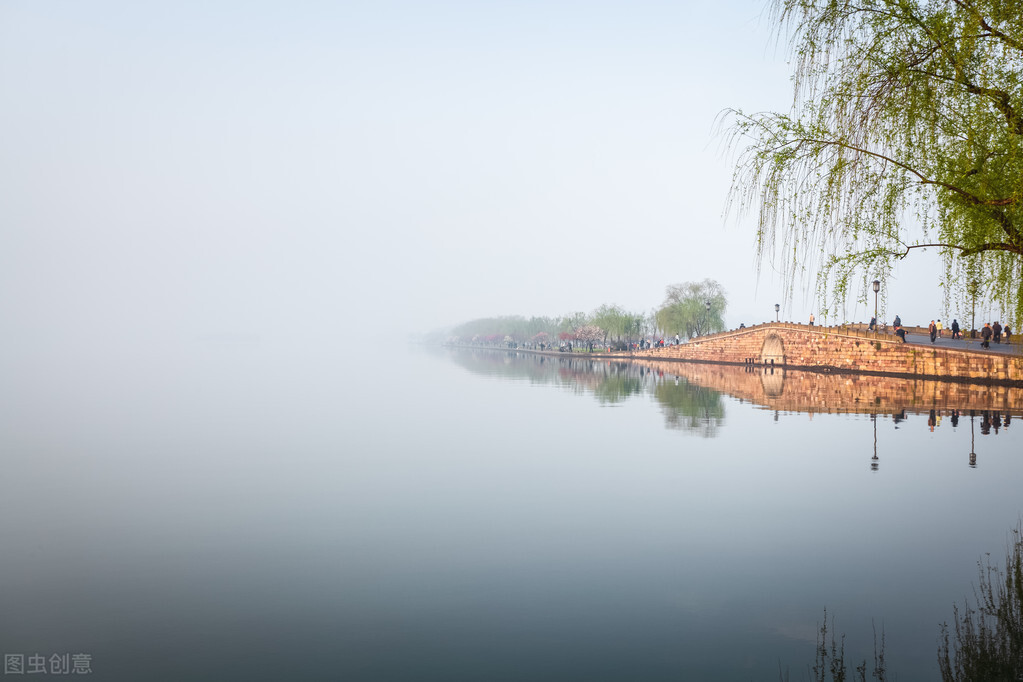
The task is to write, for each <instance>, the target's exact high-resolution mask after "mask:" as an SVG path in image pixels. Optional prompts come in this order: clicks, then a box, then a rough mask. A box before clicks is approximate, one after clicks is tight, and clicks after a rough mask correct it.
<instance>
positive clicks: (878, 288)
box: [874, 279, 881, 329]
mask: <svg viewBox="0 0 1023 682" xmlns="http://www.w3.org/2000/svg"><path fill="white" fill-rule="evenodd" d="M879 291H881V280H877V279H875V280H874V328H875V329H876V328H877V292H879Z"/></svg>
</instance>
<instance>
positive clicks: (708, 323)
mask: <svg viewBox="0 0 1023 682" xmlns="http://www.w3.org/2000/svg"><path fill="white" fill-rule="evenodd" d="M703 305H704V306H706V308H707V317H706V320H707V321H706V327H707V328H706V329H704V330H703V333H704V334H706V333H708V332H709V331H710V299H707V300H706V301H704V302H703Z"/></svg>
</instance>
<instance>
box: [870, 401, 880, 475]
mask: <svg viewBox="0 0 1023 682" xmlns="http://www.w3.org/2000/svg"><path fill="white" fill-rule="evenodd" d="M870 421H872V422H874V456H873V457H872V458H871V459H870V470H871V471H877V467H878V466H879V465H880V464H881V461H880V460H879V459H878V458H877V415H876V414H872V415H870Z"/></svg>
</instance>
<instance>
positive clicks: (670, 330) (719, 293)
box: [654, 279, 728, 339]
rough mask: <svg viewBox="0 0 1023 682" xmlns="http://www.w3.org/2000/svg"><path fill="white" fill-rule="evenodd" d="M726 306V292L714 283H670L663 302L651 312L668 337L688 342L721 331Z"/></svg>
mask: <svg viewBox="0 0 1023 682" xmlns="http://www.w3.org/2000/svg"><path fill="white" fill-rule="evenodd" d="M727 307H728V301H727V299H726V298H725V290H724V288H723V287H722V286H721V285H720V284H718V282H716V281H715V280H712V279H705V280H703V281H702V282H684V283H682V284H671V285H669V286H667V287H666V288H665V291H664V303H662V304H661V307H660V308H658V309H657V310H656V311H655V312H654V321H655V323H656V324H657V326H658V327H659V328H660V329H662V330H663V331H665V332H666V333H667V334H668V335H669V336H670V335H671V334H679V335H680V336H681V337H682V338H684V339H691V338H693V337H696V336H703V335H704V334H710V333H713V332H719V331H721V330H723V329H724V328H725V322H724V317H723V316H724V313H725V309H726V308H727Z"/></svg>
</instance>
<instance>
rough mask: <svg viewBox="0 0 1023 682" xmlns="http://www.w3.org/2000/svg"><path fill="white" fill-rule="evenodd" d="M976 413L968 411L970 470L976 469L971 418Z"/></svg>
mask: <svg viewBox="0 0 1023 682" xmlns="http://www.w3.org/2000/svg"><path fill="white" fill-rule="evenodd" d="M975 415H976V413H975V412H974V411H973V410H970V468H971V469H976V468H977V453H976V452H975V451H974V449H973V417H974V416H975Z"/></svg>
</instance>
